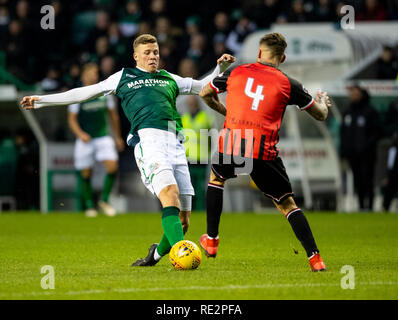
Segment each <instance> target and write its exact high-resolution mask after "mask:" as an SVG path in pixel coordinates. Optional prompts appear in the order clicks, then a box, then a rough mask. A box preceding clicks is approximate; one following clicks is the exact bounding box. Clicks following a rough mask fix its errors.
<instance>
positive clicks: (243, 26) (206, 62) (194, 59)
mask: <svg viewBox="0 0 398 320" xmlns="http://www.w3.org/2000/svg"><path fill="white" fill-rule="evenodd" d="M48 4H49V5H51V6H52V7H53V8H54V14H55V29H47V30H44V29H42V28H41V24H40V21H41V19H42V18H43V16H44V14H43V13H41V12H40V9H41V7H42V6H43V5H48ZM345 4H348V5H353V6H354V7H355V9H356V20H358V21H382V20H396V19H398V4H397V2H396V1H392V0H384V1H383V0H362V1H353V0H350V1H348V0H347V1H338V0H293V1H288V0H279V1H278V0H247V1H237V0H229V1H209V0H202V1H190V0H83V1H66V0H54V1H50V2H48V1H27V0H0V51H2V52H4V53H5V61H6V63H5V65H6V68H7V70H8V71H9V72H10V73H11V74H13V75H15V76H16V77H18V78H19V79H21V80H22V81H24V82H25V83H28V84H32V83H41V86H42V88H43V90H44V91H48V92H50V91H59V90H65V89H69V88H72V87H75V86H78V85H79V80H78V79H79V73H80V66H81V65H82V64H84V63H85V62H88V61H94V62H97V63H98V64H99V65H100V70H101V74H102V77H103V78H105V77H107V76H108V75H110V74H112V73H113V72H115V71H117V70H119V69H120V68H121V67H124V66H132V65H133V63H134V61H133V58H132V42H133V40H134V39H135V38H136V37H137V36H138V35H140V34H143V33H152V34H154V35H156V37H157V38H158V41H159V44H160V49H161V52H160V55H161V68H165V69H167V70H168V71H170V72H173V73H179V74H181V75H183V76H194V77H200V76H202V75H203V74H204V73H206V72H207V71H209V70H210V69H211V66H213V65H214V64H215V61H216V58H217V57H219V56H220V55H221V53H223V52H228V53H232V54H235V55H237V54H238V53H239V51H240V50H241V47H242V43H243V41H244V39H245V38H246V36H247V35H248V34H250V33H252V32H253V31H255V30H258V29H264V28H268V27H269V26H270V25H271V24H272V23H275V22H276V23H301V22H337V21H338V19H339V16H341V14H340V9H341V7H342V6H343V5H345ZM3 56H4V54H3ZM0 61H1V59H0ZM0 67H1V62H0Z"/></svg>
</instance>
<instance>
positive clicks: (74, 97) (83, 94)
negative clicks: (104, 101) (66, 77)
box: [34, 71, 122, 109]
mask: <svg viewBox="0 0 398 320" xmlns="http://www.w3.org/2000/svg"><path fill="white" fill-rule="evenodd" d="M121 76H122V71H119V72H117V73H115V74H113V75H111V76H110V77H109V78H108V79H106V80H104V81H101V82H99V83H97V84H93V85H91V86H85V87H80V88H75V89H72V90H68V91H65V92H62V93H55V94H49V95H45V96H37V97H38V98H39V100H38V101H35V102H34V108H35V109H38V108H42V107H48V106H63V105H69V104H74V103H80V102H84V101H88V100H91V99H94V98H97V97H99V96H102V95H107V94H111V93H115V91H116V88H117V85H118V84H119V81H120V78H121Z"/></svg>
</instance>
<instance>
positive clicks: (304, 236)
mask: <svg viewBox="0 0 398 320" xmlns="http://www.w3.org/2000/svg"><path fill="white" fill-rule="evenodd" d="M286 218H287V220H288V221H289V223H290V225H291V226H292V229H293V231H294V233H295V235H296V237H297V239H299V240H300V242H301V244H302V246H303V247H304V249H305V251H306V253H307V256H308V257H311V256H312V255H313V254H314V253H318V252H319V250H318V248H317V246H316V243H315V240H314V236H313V235H312V232H311V228H310V225H309V224H308V221H307V218H306V217H305V215H304V213H303V212H302V211H301V210H300V209H299V208H296V209H293V210H291V211H290V212H289V213H288V214H287V216H286Z"/></svg>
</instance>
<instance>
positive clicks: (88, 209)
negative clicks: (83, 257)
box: [68, 63, 124, 217]
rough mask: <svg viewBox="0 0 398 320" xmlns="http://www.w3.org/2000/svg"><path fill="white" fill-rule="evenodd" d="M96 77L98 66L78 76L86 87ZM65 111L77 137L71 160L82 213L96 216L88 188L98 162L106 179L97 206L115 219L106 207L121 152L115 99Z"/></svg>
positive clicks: (85, 104) (86, 67)
mask: <svg viewBox="0 0 398 320" xmlns="http://www.w3.org/2000/svg"><path fill="white" fill-rule="evenodd" d="M98 74H99V73H98V66H97V65H96V64H95V63H87V64H86V65H84V66H83V70H82V74H81V82H82V84H83V85H84V86H89V85H92V84H95V83H97V82H98V78H99V75H98ZM68 111H69V112H68V124H69V127H70V129H71V130H72V132H73V133H74V134H75V135H76V143H75V151H74V161H75V168H76V169H77V170H79V171H80V174H81V181H82V189H81V192H82V195H81V196H82V200H83V205H84V208H85V214H86V216H88V217H95V216H96V215H97V210H96V209H95V205H94V195H93V191H92V187H91V176H92V171H93V165H94V163H95V161H100V162H102V163H103V164H104V167H105V170H106V176H105V181H104V186H103V189H102V193H101V199H100V200H99V201H98V207H99V209H100V210H101V211H103V212H104V213H105V214H106V215H107V216H114V215H115V214H116V210H115V209H114V208H113V207H112V206H111V205H110V204H109V195H110V193H111V191H112V188H113V185H114V183H115V180H116V174H117V170H118V153H117V151H122V150H123V149H124V141H123V139H122V137H121V133H120V123H119V114H118V112H117V105H116V101H115V98H114V97H113V96H107V97H104V96H103V97H99V98H96V99H94V100H90V101H86V102H82V103H78V104H72V105H70V106H69V107H68ZM107 115H109V118H110V120H111V123H112V127H113V131H114V136H115V141H116V146H115V142H114V140H113V138H112V137H111V136H109V135H108V132H107ZM116 148H117V149H116Z"/></svg>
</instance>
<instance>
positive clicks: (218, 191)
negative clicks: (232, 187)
mask: <svg viewBox="0 0 398 320" xmlns="http://www.w3.org/2000/svg"><path fill="white" fill-rule="evenodd" d="M223 196H224V187H223V186H218V185H215V184H211V183H209V184H208V186H207V195H206V210H207V214H206V219H207V234H208V235H209V237H212V238H215V237H217V235H218V227H219V225H220V218H221V212H222V206H223Z"/></svg>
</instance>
